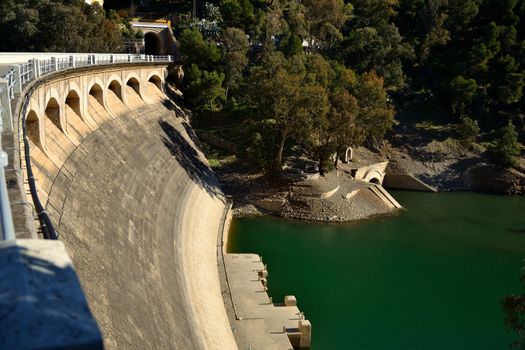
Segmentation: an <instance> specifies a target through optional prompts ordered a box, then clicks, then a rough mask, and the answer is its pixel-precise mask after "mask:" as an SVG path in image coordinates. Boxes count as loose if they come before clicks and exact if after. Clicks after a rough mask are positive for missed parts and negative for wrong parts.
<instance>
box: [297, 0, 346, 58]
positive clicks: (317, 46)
mask: <svg viewBox="0 0 525 350" xmlns="http://www.w3.org/2000/svg"><path fill="white" fill-rule="evenodd" d="M303 5H304V7H305V22H306V27H307V30H308V38H307V40H308V44H309V45H308V47H309V48H310V49H311V50H325V49H327V48H331V47H333V46H334V45H335V44H336V43H337V42H339V41H341V40H342V39H343V34H342V33H341V31H340V30H341V28H342V27H343V25H344V24H345V23H346V21H347V20H348V19H349V18H350V15H351V13H352V5H350V4H345V3H344V1H343V0H305V1H303Z"/></svg>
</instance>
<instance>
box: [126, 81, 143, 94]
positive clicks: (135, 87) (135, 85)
mask: <svg viewBox="0 0 525 350" xmlns="http://www.w3.org/2000/svg"><path fill="white" fill-rule="evenodd" d="M126 85H127V86H131V88H133V90H135V92H136V93H137V95H139V96H140V83H139V81H138V80H137V78H129V80H128V82H127V83H126Z"/></svg>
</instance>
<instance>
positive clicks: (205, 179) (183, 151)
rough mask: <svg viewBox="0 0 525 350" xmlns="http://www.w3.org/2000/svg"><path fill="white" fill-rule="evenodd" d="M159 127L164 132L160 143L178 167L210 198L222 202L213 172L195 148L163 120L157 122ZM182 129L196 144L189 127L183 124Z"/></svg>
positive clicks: (193, 134)
mask: <svg viewBox="0 0 525 350" xmlns="http://www.w3.org/2000/svg"><path fill="white" fill-rule="evenodd" d="M159 125H160V127H161V128H162V130H163V131H164V133H165V135H164V136H162V142H163V143H164V145H165V146H166V148H168V150H169V151H170V153H171V154H172V155H173V156H174V157H175V158H176V159H177V161H178V162H179V165H180V167H181V168H182V169H184V171H185V172H186V174H187V175H188V176H189V177H190V178H191V179H192V180H193V181H194V182H195V183H196V184H198V185H199V186H200V187H202V188H204V189H205V190H206V192H208V194H209V195H210V196H212V197H215V198H218V199H220V200H221V201H223V202H224V197H223V195H222V191H221V189H220V186H219V183H218V181H217V179H216V178H215V175H214V174H213V171H212V170H211V169H210V168H209V167H208V165H207V164H205V163H204V161H203V159H202V158H200V157H199V154H198V153H197V151H196V150H195V148H194V147H193V146H192V145H190V144H189V143H188V141H187V140H186V139H185V138H184V137H182V136H181V135H180V133H179V131H177V129H175V128H174V127H173V126H172V125H171V124H170V123H168V122H167V121H165V120H159ZM183 125H184V128H185V129H186V132H187V134H188V136H189V137H190V138H191V140H192V141H193V142H194V143H195V144H198V140H197V137H196V135H195V133H194V132H193V130H192V129H191V127H190V126H189V125H188V124H187V123H185V122H183Z"/></svg>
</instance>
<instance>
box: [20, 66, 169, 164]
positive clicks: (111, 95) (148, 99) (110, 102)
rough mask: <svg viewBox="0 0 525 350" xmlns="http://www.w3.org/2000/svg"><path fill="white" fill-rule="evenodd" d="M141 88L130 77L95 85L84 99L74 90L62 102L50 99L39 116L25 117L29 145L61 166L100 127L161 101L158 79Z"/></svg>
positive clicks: (137, 82) (85, 92)
mask: <svg viewBox="0 0 525 350" xmlns="http://www.w3.org/2000/svg"><path fill="white" fill-rule="evenodd" d="M143 85H144V86H142V85H141V82H140V81H139V79H138V78H137V77H136V76H131V77H128V79H127V80H126V81H125V84H122V83H121V81H119V80H118V79H116V78H114V79H110V80H109V82H108V83H107V84H105V88H104V85H103V84H102V82H100V81H94V82H93V83H92V85H91V86H89V88H88V89H86V90H85V91H84V96H82V92H79V91H78V89H75V88H71V89H69V91H67V94H66V93H64V95H65V96H64V97H63V99H62V101H60V100H61V99H60V97H59V96H57V94H54V95H53V96H49V98H48V100H47V102H46V104H45V107H44V108H42V109H43V110H42V109H41V111H40V113H38V112H37V109H31V110H29V111H28V113H27V115H26V130H27V135H28V138H29V141H30V143H32V144H33V145H32V146H34V147H38V148H39V151H41V152H42V153H44V154H45V155H46V156H48V157H49V158H50V159H51V160H52V161H53V163H55V164H56V165H58V164H57V163H62V164H63V161H65V158H67V155H68V154H69V153H70V152H69V151H70V149H71V148H72V147H75V146H78V144H80V142H81V140H82V139H83V138H84V137H85V136H87V135H88V134H89V133H90V132H92V131H93V130H95V129H97V128H98V126H99V125H101V124H102V123H104V122H106V121H109V120H111V119H114V118H115V117H117V116H118V115H121V114H122V113H126V112H130V111H131V110H134V109H136V108H140V107H141V106H143V105H145V104H147V103H155V102H160V101H162V100H163V99H164V95H163V92H162V79H161V78H160V77H159V76H158V75H155V74H153V75H151V76H150V77H149V78H148V79H147V80H146V81H145V82H144V84H143ZM61 102H62V103H61Z"/></svg>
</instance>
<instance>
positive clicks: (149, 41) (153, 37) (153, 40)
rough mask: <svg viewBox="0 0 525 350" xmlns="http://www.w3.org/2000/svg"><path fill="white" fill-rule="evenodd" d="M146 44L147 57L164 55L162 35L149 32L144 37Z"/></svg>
mask: <svg viewBox="0 0 525 350" xmlns="http://www.w3.org/2000/svg"><path fill="white" fill-rule="evenodd" d="M144 44H145V50H144V53H145V54H146V55H162V54H163V51H164V50H163V45H162V38H161V36H160V34H158V33H155V32H147V33H146V34H145V35H144Z"/></svg>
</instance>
